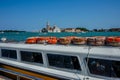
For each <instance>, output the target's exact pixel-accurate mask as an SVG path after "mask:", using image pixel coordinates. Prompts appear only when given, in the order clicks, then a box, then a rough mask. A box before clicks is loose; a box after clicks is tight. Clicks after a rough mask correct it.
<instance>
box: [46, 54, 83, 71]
mask: <svg viewBox="0 0 120 80" xmlns="http://www.w3.org/2000/svg"><path fill="white" fill-rule="evenodd" d="M47 56H48V61H49V65H50V66H54V67H59V68H66V69H73V70H81V67H80V64H79V61H78V58H77V57H76V56H67V55H58V54H47Z"/></svg>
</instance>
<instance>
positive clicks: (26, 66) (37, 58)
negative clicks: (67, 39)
mask: <svg viewBox="0 0 120 80" xmlns="http://www.w3.org/2000/svg"><path fill="white" fill-rule="evenodd" d="M0 64H1V65H0V66H1V67H2V68H5V69H11V70H14V71H16V72H17V70H18V71H19V72H21V73H22V71H21V70H24V71H29V72H33V73H37V75H38V74H40V75H41V76H44V77H47V78H44V77H41V78H43V79H45V80H54V79H62V80H65V79H67V80H68V79H69V80H120V47H107V46H98V47H97V46H65V45H43V44H19V43H18V44H16V43H0ZM6 66H7V67H6ZM13 68H15V69H13ZM19 69H20V70H19ZM24 71H23V72H24ZM26 74H27V75H32V74H28V73H26Z"/></svg>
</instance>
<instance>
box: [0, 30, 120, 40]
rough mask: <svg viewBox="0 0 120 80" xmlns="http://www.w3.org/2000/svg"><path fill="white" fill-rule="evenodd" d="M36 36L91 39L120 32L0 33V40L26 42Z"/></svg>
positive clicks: (115, 34) (116, 34) (117, 34)
mask: <svg viewBox="0 0 120 80" xmlns="http://www.w3.org/2000/svg"><path fill="white" fill-rule="evenodd" d="M35 36H56V37H65V36H78V37H91V36H120V32H82V33H81V32H80V33H72V32H61V33H39V32H4V33H0V39H1V38H6V39H7V40H14V41H25V40H26V39H27V38H28V37H35Z"/></svg>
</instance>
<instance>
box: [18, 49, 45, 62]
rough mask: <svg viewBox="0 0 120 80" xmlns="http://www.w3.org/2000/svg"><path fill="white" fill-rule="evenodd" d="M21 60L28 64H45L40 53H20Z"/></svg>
mask: <svg viewBox="0 0 120 80" xmlns="http://www.w3.org/2000/svg"><path fill="white" fill-rule="evenodd" d="M20 53H21V60H22V61H27V62H35V63H43V59H42V54H41V53H38V52H29V51H20Z"/></svg>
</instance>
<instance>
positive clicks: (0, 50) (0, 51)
mask: <svg viewBox="0 0 120 80" xmlns="http://www.w3.org/2000/svg"><path fill="white" fill-rule="evenodd" d="M2 50H11V51H12V50H13V51H15V54H16V56H15V57H16V58H11V57H4V56H2ZM0 53H1V54H0V57H1V58H6V59H10V60H17V59H18V56H17V55H18V52H17V49H13V48H1V49H0Z"/></svg>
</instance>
